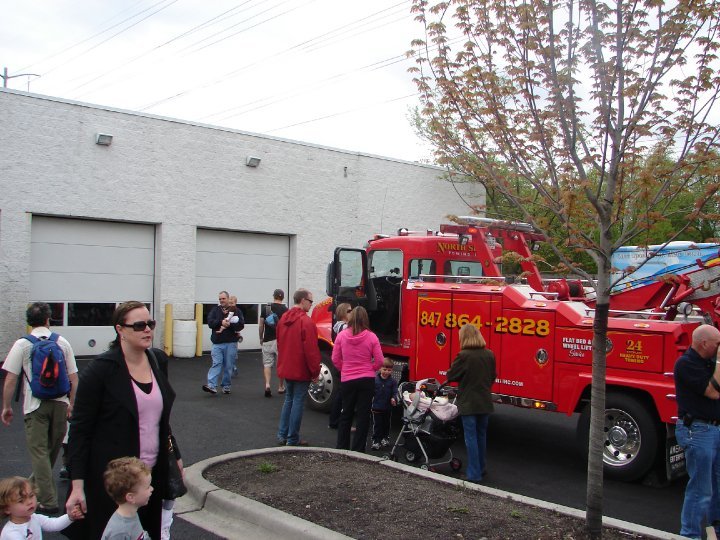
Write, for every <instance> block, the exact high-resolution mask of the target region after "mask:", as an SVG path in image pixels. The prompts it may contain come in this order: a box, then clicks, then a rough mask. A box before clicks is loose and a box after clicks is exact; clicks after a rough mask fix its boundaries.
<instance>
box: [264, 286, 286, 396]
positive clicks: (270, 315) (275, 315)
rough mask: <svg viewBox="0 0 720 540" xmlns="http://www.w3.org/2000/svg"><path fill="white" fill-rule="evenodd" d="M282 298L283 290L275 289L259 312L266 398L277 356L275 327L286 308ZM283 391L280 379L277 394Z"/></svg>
mask: <svg viewBox="0 0 720 540" xmlns="http://www.w3.org/2000/svg"><path fill="white" fill-rule="evenodd" d="M284 298H285V292H284V291H283V290H282V289H275V290H274V291H273V301H272V304H268V305H266V306H263V307H262V311H261V312H260V323H259V324H258V329H259V330H260V346H261V347H262V362H263V375H264V376H265V397H267V398H269V397H272V391H271V390H270V375H271V374H272V367H273V366H274V365H275V363H276V362H277V357H278V350H277V334H276V328H277V325H278V322H280V317H282V316H283V314H284V313H285V312H286V311H287V310H288V308H287V306H286V305H285V304H283V299H284ZM284 393H285V384H284V381H283V380H282V379H280V381H279V383H278V394H284Z"/></svg>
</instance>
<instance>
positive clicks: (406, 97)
mask: <svg viewBox="0 0 720 540" xmlns="http://www.w3.org/2000/svg"><path fill="white" fill-rule="evenodd" d="M417 95H419V92H415V93H413V94H408V95H406V96H400V97H397V98H393V99H388V100H385V101H378V102H375V103H371V104H369V105H363V106H361V107H355V108H353V109H347V110H344V111H340V112H336V113H332V114H326V115H324V116H318V117H316V118H311V119H310V120H303V121H302V122H296V123H294V124H288V125H286V126H281V127H277V128H274V129H271V130H268V131H265V132H264V133H274V132H276V131H281V130H283V129H290V128H293V127H297V126H302V125H305V124H311V123H313V122H319V121H320V120H327V119H328V118H335V117H336V116H343V115H346V114H351V113H354V112H358V111H364V110H365V109H369V108H371V107H377V106H378V105H386V104H387V103H393V102H395V101H402V100H404V99H408V98H411V97H414V96H417Z"/></svg>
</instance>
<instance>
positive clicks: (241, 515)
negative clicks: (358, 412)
mask: <svg viewBox="0 0 720 540" xmlns="http://www.w3.org/2000/svg"><path fill="white" fill-rule="evenodd" d="M279 452H295V453H297V452H329V453H334V454H342V455H346V456H349V457H352V458H353V459H358V460H361V461H369V462H373V463H377V464H379V465H384V466H386V467H392V468H394V469H398V470H401V471H405V472H408V473H411V474H415V475H418V476H422V477H425V478H427V479H430V480H433V481H435V482H442V483H444V484H448V485H450V486H461V487H464V488H467V489H472V490H475V491H480V492H482V493H486V494H488V495H493V496H496V497H502V498H504V499H508V500H512V501H517V502H520V503H523V504H529V505H532V506H535V507H538V508H542V509H545V510H552V511H554V512H559V513H561V514H565V515H568V516H571V517H575V518H580V519H584V518H585V512H584V511H583V510H578V509H576V508H570V507H568V506H563V505H559V504H554V503H549V502H546V501H542V500H539V499H533V498H531V497H526V496H524V495H517V494H515V493H509V492H507V491H502V490H499V489H495V488H491V487H487V486H483V485H478V484H473V483H471V482H465V481H463V480H460V479H457V478H452V477H449V476H445V475H443V474H438V473H434V472H431V471H426V470H423V469H418V468H417V467H413V466H410V465H405V464H403V463H398V462H395V461H391V460H388V459H383V458H380V457H376V456H370V455H367V454H360V453H358V452H352V451H350V450H336V449H334V448H324V447H312V446H311V447H297V446H293V447H289V448H288V447H284V448H283V447H280V448H260V449H257V450H243V451H240V452H232V453H230V454H224V455H221V456H216V457H213V458H209V459H206V460H203V461H199V462H198V463H195V464H193V465H191V466H190V467H187V468H186V469H185V485H186V486H187V488H188V493H187V494H186V495H185V496H184V497H181V498H180V499H178V500H177V501H176V504H175V513H176V514H178V515H182V517H183V519H186V520H187V521H190V522H191V523H193V524H195V525H197V526H199V527H202V528H205V529H207V530H210V531H211V532H213V533H215V534H217V535H220V536H223V537H225V538H232V539H237V540H240V539H251V538H252V539H268V540H270V539H280V538H296V539H307V540H313V539H319V540H347V539H349V538H351V537H349V536H345V535H343V534H340V533H337V532H335V531H331V530H330V529H326V528H325V527H321V526H320V525H316V524H315V523H311V522H309V521H306V520H304V519H301V518H298V517H296V516H293V515H290V514H288V513H286V512H283V511H281V510H277V509H275V508H272V507H270V506H267V505H265V504H263V503H259V502H257V501H255V500H253V499H248V498H247V497H243V496H242V495H238V494H236V493H231V492H229V491H226V490H224V489H220V488H219V487H217V486H216V485H215V484H212V483H210V482H208V481H207V480H206V479H205V477H204V476H203V474H204V472H205V471H206V470H207V469H209V468H210V467H212V466H214V465H216V464H218V463H222V462H224V461H229V460H232V459H237V458H242V457H249V456H258V455H263V454H276V453H279ZM603 525H605V526H608V527H613V528H615V529H619V530H622V531H625V532H628V533H635V534H640V535H643V536H645V537H648V538H653V539H656V540H683V539H684V538H685V537H684V536H679V535H677V534H673V533H669V532H666V531H660V530H658V529H652V528H650V527H645V526H642V525H637V524H635V523H630V522H628V521H623V520H620V519H615V518H611V517H603ZM228 535H229V536H228Z"/></svg>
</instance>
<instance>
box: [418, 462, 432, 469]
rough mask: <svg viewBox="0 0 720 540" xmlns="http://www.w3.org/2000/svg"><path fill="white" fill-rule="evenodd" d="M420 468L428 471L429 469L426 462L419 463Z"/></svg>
mask: <svg viewBox="0 0 720 540" xmlns="http://www.w3.org/2000/svg"><path fill="white" fill-rule="evenodd" d="M420 468H421V469H422V470H423V471H429V470H430V467H428V466H427V463H423V464H422V465H420Z"/></svg>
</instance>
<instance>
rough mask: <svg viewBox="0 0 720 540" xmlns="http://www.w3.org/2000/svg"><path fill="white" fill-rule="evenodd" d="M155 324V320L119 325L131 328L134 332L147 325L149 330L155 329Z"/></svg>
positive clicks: (140, 330)
mask: <svg viewBox="0 0 720 540" xmlns="http://www.w3.org/2000/svg"><path fill="white" fill-rule="evenodd" d="M156 324H157V321H137V322H134V323H132V324H121V325H120V326H123V327H125V328H132V329H133V330H135V331H136V332H142V331H143V330H145V328H146V327H148V326H149V327H150V330H155V325H156Z"/></svg>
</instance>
